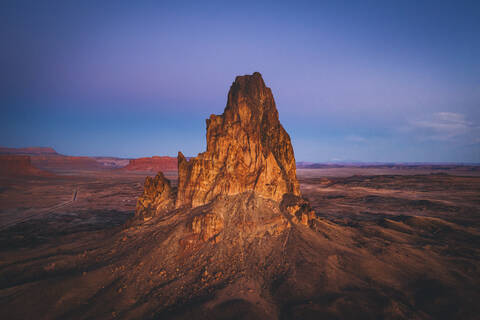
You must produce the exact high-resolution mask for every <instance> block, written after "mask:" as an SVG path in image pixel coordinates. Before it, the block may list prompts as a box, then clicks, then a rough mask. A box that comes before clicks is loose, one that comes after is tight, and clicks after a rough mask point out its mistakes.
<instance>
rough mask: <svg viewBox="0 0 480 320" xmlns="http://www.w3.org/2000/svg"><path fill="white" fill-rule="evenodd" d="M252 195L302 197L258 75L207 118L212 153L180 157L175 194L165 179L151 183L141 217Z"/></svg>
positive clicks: (239, 81) (240, 83)
mask: <svg viewBox="0 0 480 320" xmlns="http://www.w3.org/2000/svg"><path fill="white" fill-rule="evenodd" d="M247 191H249V192H254V193H255V194H256V195H258V196H260V197H263V198H266V199H271V200H274V201H277V202H280V201H281V200H282V198H283V197H284V195H285V194H290V195H292V196H299V195H300V191H299V185H298V181H297V178H296V168H295V157H294V154H293V148H292V144H291V142H290V137H289V135H288V134H287V132H286V131H285V129H284V128H283V127H282V125H281V124H280V121H279V119H278V111H277V108H276V106H275V101H274V99H273V95H272V91H271V90H270V88H267V87H266V86H265V82H264V81H263V79H262V76H261V74H260V73H258V72H255V73H254V74H252V75H245V76H238V77H236V79H235V82H233V84H232V86H231V87H230V91H229V93H228V101H227V105H226V107H225V110H224V113H223V114H221V115H211V116H210V118H209V119H207V150H206V151H205V152H203V153H200V154H199V155H198V156H197V157H195V158H192V159H190V160H187V159H186V158H185V157H184V156H183V154H182V153H181V152H179V153H178V191H177V193H176V195H174V191H173V189H172V188H170V185H169V184H168V183H167V181H166V179H165V178H164V177H163V175H162V176H157V177H156V178H155V180H147V181H146V184H145V192H144V194H143V195H142V196H141V197H140V198H139V200H138V204H137V213H136V216H142V217H148V216H152V215H155V214H157V213H158V212H159V211H161V210H164V209H166V208H171V206H172V201H174V203H175V207H177V208H180V207H184V206H186V207H198V206H201V205H205V204H208V203H210V202H211V201H212V200H214V199H215V198H216V197H218V196H220V195H223V196H231V195H237V194H241V193H244V192H247ZM172 199H174V200H172Z"/></svg>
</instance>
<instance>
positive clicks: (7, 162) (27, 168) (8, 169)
mask: <svg viewBox="0 0 480 320" xmlns="http://www.w3.org/2000/svg"><path fill="white" fill-rule="evenodd" d="M0 176H1V177H32V176H37V177H49V176H53V174H52V173H51V172H48V171H45V170H41V169H38V168H36V167H35V166H33V165H32V161H31V158H30V156H26V155H0Z"/></svg>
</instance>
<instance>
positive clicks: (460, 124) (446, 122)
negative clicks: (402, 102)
mask: <svg viewBox="0 0 480 320" xmlns="http://www.w3.org/2000/svg"><path fill="white" fill-rule="evenodd" d="M409 127H410V128H411V129H413V130H414V131H417V133H418V134H419V136H420V137H421V138H422V139H423V140H440V141H451V140H455V139H456V138H459V137H461V136H465V135H467V134H473V135H474V136H475V133H478V127H475V126H474V125H473V123H472V122H470V121H468V120H467V119H466V117H465V115H464V114H461V113H455V112H437V113H434V114H432V115H431V116H430V117H428V118H424V119H420V120H412V121H410V122H409ZM474 138H475V137H474Z"/></svg>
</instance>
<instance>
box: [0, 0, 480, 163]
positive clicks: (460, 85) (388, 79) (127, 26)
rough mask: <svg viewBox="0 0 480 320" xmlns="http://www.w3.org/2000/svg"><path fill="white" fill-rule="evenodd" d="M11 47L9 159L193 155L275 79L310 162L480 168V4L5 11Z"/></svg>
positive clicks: (2, 103) (227, 4)
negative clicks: (251, 88) (216, 120)
mask: <svg viewBox="0 0 480 320" xmlns="http://www.w3.org/2000/svg"><path fill="white" fill-rule="evenodd" d="M139 3H141V4H139ZM0 43H1V47H0V70H1V72H0V107H1V115H2V116H1V118H0V145H1V146H7V147H25V146H51V147H54V148H55V149H56V150H57V151H58V152H60V153H63V154H68V155H109V156H120V157H140V156H151V155H172V156H176V153H177V151H178V150H182V151H183V153H184V154H186V155H191V156H193V155H196V154H197V153H198V152H202V151H203V150H204V148H205V119H206V118H207V117H208V116H209V115H210V114H211V113H215V114H219V113H222V112H223V108H224V107H225V104H226V100H227V92H228V89H229V87H230V85H231V83H232V82H233V80H234V79H235V76H236V75H243V74H251V73H253V72H254V71H259V72H260V73H262V75H263V77H264V80H265V82H266V83H267V86H269V87H270V88H272V91H273V94H274V97H275V100H276V103H277V108H278V110H279V113H280V120H281V122H282V123H283V125H284V127H285V128H286V130H287V131H288V132H289V134H290V136H291V138H292V143H293V146H294V149H295V154H296V158H297V161H338V160H359V161H420V162H421V161H438V162H446V161H455V162H480V1H438V0H437V1H421V0H416V1H388V0H382V1H367V0H362V1H289V2H282V1H269V2H263V1H209V2H207V1H193V2H187V1H111V2H107V1H46V0H44V1H37V0H35V1H5V0H3V1H1V4H0Z"/></svg>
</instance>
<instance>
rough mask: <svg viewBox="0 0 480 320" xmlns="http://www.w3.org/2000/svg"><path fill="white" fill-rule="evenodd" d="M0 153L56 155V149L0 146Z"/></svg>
mask: <svg viewBox="0 0 480 320" xmlns="http://www.w3.org/2000/svg"><path fill="white" fill-rule="evenodd" d="M0 154H18V155H20V154H23V155H58V153H57V151H55V150H54V149H53V148H50V147H28V148H6V147H0Z"/></svg>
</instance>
